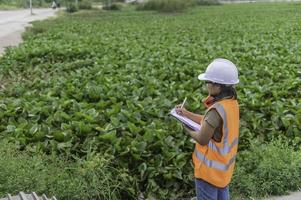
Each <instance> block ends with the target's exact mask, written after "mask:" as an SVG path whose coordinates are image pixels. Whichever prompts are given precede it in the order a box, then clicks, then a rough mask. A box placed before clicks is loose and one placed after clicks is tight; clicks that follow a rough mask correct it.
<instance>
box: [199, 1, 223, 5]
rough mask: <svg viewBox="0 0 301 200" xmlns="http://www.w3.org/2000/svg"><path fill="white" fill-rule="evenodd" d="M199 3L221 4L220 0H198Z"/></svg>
mask: <svg viewBox="0 0 301 200" xmlns="http://www.w3.org/2000/svg"><path fill="white" fill-rule="evenodd" d="M196 4H197V5H208V6H209V5H221V3H220V2H219V1H218V0H196Z"/></svg>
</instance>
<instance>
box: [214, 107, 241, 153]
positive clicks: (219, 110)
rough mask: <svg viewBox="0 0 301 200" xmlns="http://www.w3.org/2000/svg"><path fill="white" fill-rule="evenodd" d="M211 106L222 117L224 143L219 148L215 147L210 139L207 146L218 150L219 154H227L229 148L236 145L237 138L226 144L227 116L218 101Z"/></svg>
mask: <svg viewBox="0 0 301 200" xmlns="http://www.w3.org/2000/svg"><path fill="white" fill-rule="evenodd" d="M212 108H215V109H216V110H217V111H218V113H219V114H220V115H221V117H222V119H223V122H224V123H223V124H224V125H223V130H224V143H223V148H219V147H217V146H216V145H215V144H214V143H213V142H211V140H210V141H209V143H208V147H209V148H210V149H212V150H213V151H216V152H218V153H219V154H221V155H226V154H228V153H229V152H230V151H231V149H232V148H233V147H235V146H236V145H238V138H235V139H234V140H233V142H232V144H231V145H228V124H227V117H226V112H225V110H224V108H223V106H222V105H220V104H219V103H215V104H214V105H213V106H212Z"/></svg>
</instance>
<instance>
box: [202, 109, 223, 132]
mask: <svg viewBox="0 0 301 200" xmlns="http://www.w3.org/2000/svg"><path fill="white" fill-rule="evenodd" d="M204 121H205V122H207V123H208V124H209V125H210V126H211V127H213V128H214V129H216V128H217V127H219V126H220V124H221V123H222V118H221V117H220V115H219V114H218V113H217V111H216V110H215V109H211V110H209V111H208V112H207V113H206V115H205V117H204Z"/></svg>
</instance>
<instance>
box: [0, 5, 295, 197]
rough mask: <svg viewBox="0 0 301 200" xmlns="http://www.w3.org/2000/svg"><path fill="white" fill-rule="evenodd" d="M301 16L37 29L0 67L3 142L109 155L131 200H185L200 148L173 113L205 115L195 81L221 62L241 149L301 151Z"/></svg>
mask: <svg viewBox="0 0 301 200" xmlns="http://www.w3.org/2000/svg"><path fill="white" fill-rule="evenodd" d="M300 9H301V7H300V6H295V5H294V4H268V5H265V4H260V5H257V4H254V5H226V6H219V7H202V8H196V9H193V10H190V11H187V12H186V13H184V14H181V15H162V14H154V13H151V12H134V11H128V12H118V13H108V12H99V11H94V12H91V13H89V14H88V13H82V14H73V15H70V16H66V17H65V18H64V19H63V20H62V19H61V18H58V19H55V20H50V21H46V22H37V23H35V24H34V27H33V28H32V30H31V31H30V32H28V33H27V35H26V41H25V42H24V43H23V44H22V45H20V46H19V47H18V48H14V49H9V50H7V51H6V54H5V56H4V57H2V58H1V60H0V69H1V76H2V78H1V85H3V87H5V89H3V90H2V91H1V93H0V99H1V100H0V122H1V123H0V131H1V136H3V137H7V138H10V139H11V140H14V141H17V143H18V145H19V146H20V148H25V146H28V145H34V146H36V147H37V148H40V149H42V150H44V151H45V152H47V153H60V154H64V155H66V156H68V157H69V158H73V157H74V156H75V157H78V156H79V157H82V156H85V155H86V154H87V152H91V151H97V152H102V153H107V154H110V155H114V156H115V163H114V164H115V166H116V167H117V168H120V169H123V168H126V169H129V174H130V175H131V176H132V177H133V178H134V179H135V180H137V182H138V186H136V185H134V186H133V188H130V189H131V190H132V191H135V193H138V192H139V191H142V192H145V193H146V195H154V196H159V197H160V199H166V198H177V197H185V195H187V196H190V193H189V192H187V191H189V190H190V189H191V188H192V184H193V182H192V167H191V164H190V155H191V152H192V151H193V144H191V143H190V142H189V138H188V137H187V136H186V135H184V134H183V133H182V128H181V126H180V125H179V124H178V123H177V122H176V121H175V120H173V119H171V118H170V116H168V112H169V110H170V109H171V108H172V107H173V106H174V105H176V104H178V103H180V102H181V101H182V100H183V99H184V98H185V97H186V96H187V97H188V101H187V102H188V103H187V107H188V109H190V110H193V111H197V112H203V111H204V109H205V108H204V107H202V105H201V100H202V98H204V97H205V96H206V95H207V94H206V91H205V88H203V86H202V83H201V82H199V81H198V80H197V75H198V74H199V73H201V72H203V71H204V70H205V68H206V66H207V65H208V63H209V62H211V61H212V60H213V59H214V58H216V57H225V58H228V59H230V60H232V61H233V62H234V63H236V64H237V66H238V68H239V73H240V80H241V82H240V84H239V85H238V87H237V90H238V95H239V102H240V109H241V133H240V134H241V138H240V146H239V148H240V150H247V149H248V148H249V146H250V143H251V142H252V140H253V138H255V137H261V138H263V139H264V140H266V141H269V140H271V139H272V138H274V137H275V136H277V137H278V136H281V137H284V138H287V139H288V140H289V141H290V144H293V145H294V147H295V148H296V149H297V148H300V144H301V139H300V127H301V126H300V125H301V110H300V108H301V98H300V94H301V91H300V90H301V89H300V85H301V79H300V76H301V71H300V63H301V56H300V55H301V48H300V47H301V46H300V42H298V41H300V27H301V20H300V17H301V14H300V13H301V12H300ZM49 27H50V28H49ZM180 189H181V190H180Z"/></svg>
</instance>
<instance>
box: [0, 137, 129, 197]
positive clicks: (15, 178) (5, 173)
mask: <svg viewBox="0 0 301 200" xmlns="http://www.w3.org/2000/svg"><path fill="white" fill-rule="evenodd" d="M112 159H113V158H112V156H109V155H100V154H93V153H90V154H88V155H87V157H86V158H85V159H82V160H81V159H77V160H76V161H75V162H69V161H67V160H65V159H64V158H63V157H56V156H53V155H52V156H51V155H48V156H47V155H44V154H41V153H37V152H36V149H34V148H33V149H28V150H27V151H24V152H22V153H20V152H19V151H17V150H16V148H15V146H14V145H12V144H9V143H7V142H6V141H1V142H0V171H1V173H0V196H1V197H4V196H5V195H6V194H7V193H11V194H17V193H19V192H20V191H26V192H29V193H30V192H32V191H36V192H37V193H40V194H42V193H45V194H47V195H49V196H50V195H55V196H56V197H57V198H58V199H74V200H83V199H109V200H111V199H112V200H113V199H121V197H131V195H132V194H130V193H128V192H130V190H128V188H127V187H129V186H132V184H133V180H132V178H131V177H129V176H128V174H127V173H128V172H127V171H118V170H116V169H114V168H112V166H110V165H111V161H112Z"/></svg>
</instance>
